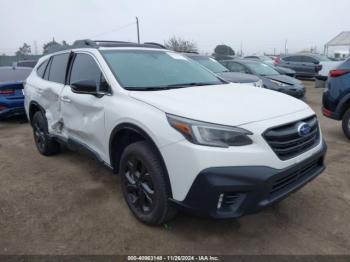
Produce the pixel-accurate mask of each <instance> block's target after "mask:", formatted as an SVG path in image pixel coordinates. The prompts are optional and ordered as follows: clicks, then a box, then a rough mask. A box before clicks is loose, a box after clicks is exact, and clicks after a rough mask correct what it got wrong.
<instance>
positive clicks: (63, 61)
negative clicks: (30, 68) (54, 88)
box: [49, 53, 69, 84]
mask: <svg viewBox="0 0 350 262" xmlns="http://www.w3.org/2000/svg"><path fill="white" fill-rule="evenodd" d="M68 59H69V53H67V54H61V55H55V56H53V57H52V61H51V66H50V72H49V81H53V82H56V83H61V84H64V83H65V78H66V71H67V64H68Z"/></svg>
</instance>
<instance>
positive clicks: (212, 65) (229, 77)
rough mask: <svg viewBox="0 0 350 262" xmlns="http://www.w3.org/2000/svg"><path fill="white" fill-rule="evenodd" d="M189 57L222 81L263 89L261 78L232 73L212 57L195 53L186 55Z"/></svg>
mask: <svg viewBox="0 0 350 262" xmlns="http://www.w3.org/2000/svg"><path fill="white" fill-rule="evenodd" d="M184 55H186V56H187V57H189V58H191V59H192V60H195V61H196V62H198V63H200V64H201V65H202V66H204V67H206V68H207V69H209V70H210V71H212V72H213V73H215V74H217V75H219V76H220V77H221V78H222V79H224V80H226V81H228V82H232V83H242V84H251V85H253V86H257V87H262V86H263V83H262V81H261V80H260V78H259V77H257V76H254V75H249V74H245V73H240V72H230V70H228V69H227V68H226V67H224V66H223V65H221V64H220V63H219V62H218V61H216V60H215V59H213V58H211V57H210V56H205V55H199V54H195V53H185V54H184Z"/></svg>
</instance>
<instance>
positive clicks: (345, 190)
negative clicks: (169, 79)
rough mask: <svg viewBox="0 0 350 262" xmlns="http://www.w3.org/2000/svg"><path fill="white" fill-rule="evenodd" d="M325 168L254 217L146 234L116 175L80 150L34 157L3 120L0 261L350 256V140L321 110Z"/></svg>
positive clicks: (188, 223)
mask: <svg viewBox="0 0 350 262" xmlns="http://www.w3.org/2000/svg"><path fill="white" fill-rule="evenodd" d="M305 85H306V86H307V91H308V92H307V98H306V101H307V103H308V104H309V105H310V106H311V107H312V108H313V109H314V110H315V111H316V112H317V114H318V115H319V117H320V121H321V126H322V130H323V133H324V136H325V139H326V141H327V144H328V155H327V159H326V163H327V166H328V168H327V170H326V171H325V172H324V173H323V174H322V175H321V176H319V177H318V178H317V179H315V180H314V181H313V182H311V183H309V184H308V185H307V186H305V187H304V188H302V189H301V190H299V191H297V192H296V193H294V194H292V195H291V196H290V197H289V198H287V199H285V200H284V201H282V202H280V203H278V204H275V205H273V206H272V207H269V208H267V209H265V210H264V211H263V212H261V213H259V214H255V215H250V216H245V217H242V218H240V219H236V220H227V221H215V220H208V219H200V218H196V217H192V216H188V215H184V214H180V215H178V216H177V218H176V219H175V220H174V221H172V222H171V223H169V224H168V225H167V226H164V227H149V226H145V225H143V224H141V223H140V222H138V221H137V220H136V219H135V218H134V217H133V216H132V214H131V213H130V212H129V210H128V208H127V206H126V204H125V202H124V200H123V198H122V193H121V190H120V185H119V179H118V176H116V175H113V174H112V172H111V171H110V170H108V169H107V168H105V167H104V166H102V165H101V164H99V163H97V162H96V161H94V160H91V159H90V158H89V157H87V156H84V155H81V154H79V153H75V152H70V151H65V152H64V153H63V154H60V155H58V156H55V157H50V158H47V157H43V156H41V155H39V153H38V152H37V150H36V148H35V146H34V143H33V139H32V133H31V128H30V126H29V124H28V123H23V122H22V121H21V120H18V119H17V120H11V121H9V120H8V121H2V122H0V181H1V182H0V254H80V255H82V254H350V224H349V222H350V161H349V159H350V157H349V156H350V142H349V141H347V140H346V139H345V137H344V136H343V134H342V131H341V127H340V123H339V122H336V121H333V120H330V119H326V118H324V117H322V116H321V113H320V103H321V102H320V101H321V95H322V90H321V89H315V88H313V85H314V83H313V82H307V81H305Z"/></svg>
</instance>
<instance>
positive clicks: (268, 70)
mask: <svg viewBox="0 0 350 262" xmlns="http://www.w3.org/2000/svg"><path fill="white" fill-rule="evenodd" d="M246 65H247V66H248V67H249V68H250V70H252V71H253V72H254V74H257V75H259V76H272V75H279V74H280V73H278V72H277V71H276V70H275V69H273V68H272V67H271V66H268V65H266V64H264V63H259V62H247V63H246Z"/></svg>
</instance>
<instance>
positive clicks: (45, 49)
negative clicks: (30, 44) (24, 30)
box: [43, 38, 62, 55]
mask: <svg viewBox="0 0 350 262" xmlns="http://www.w3.org/2000/svg"><path fill="white" fill-rule="evenodd" d="M61 46H62V45H61V44H60V43H58V42H56V41H55V38H53V39H52V41H50V42H48V43H46V44H44V45H43V53H44V55H45V54H47V53H48V52H49V50H50V49H56V48H59V47H61Z"/></svg>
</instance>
